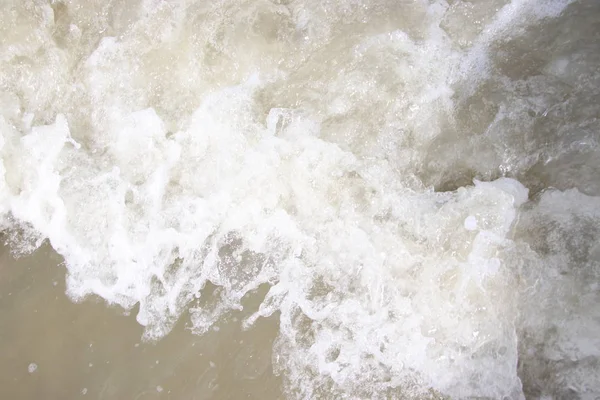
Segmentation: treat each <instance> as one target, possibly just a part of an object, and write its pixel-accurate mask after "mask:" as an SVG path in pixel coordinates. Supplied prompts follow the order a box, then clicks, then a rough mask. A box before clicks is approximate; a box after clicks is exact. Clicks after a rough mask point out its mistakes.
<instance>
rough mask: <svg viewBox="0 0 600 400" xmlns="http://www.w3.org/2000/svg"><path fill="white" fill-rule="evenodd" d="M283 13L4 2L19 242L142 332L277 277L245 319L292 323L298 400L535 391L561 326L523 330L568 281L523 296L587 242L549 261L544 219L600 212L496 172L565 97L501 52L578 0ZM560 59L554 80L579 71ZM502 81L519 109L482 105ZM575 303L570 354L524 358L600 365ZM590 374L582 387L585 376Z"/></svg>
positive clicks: (4, 182) (285, 349)
mask: <svg viewBox="0 0 600 400" xmlns="http://www.w3.org/2000/svg"><path fill="white" fill-rule="evenodd" d="M287 3H288V2H273V3H271V2H267V1H262V2H254V3H252V2H251V3H247V2H241V3H240V4H237V2H234V1H226V2H222V3H218V4H217V3H215V4H214V5H206V4H196V3H194V2H185V1H181V2H168V3H166V2H165V3H160V2H151V1H144V2H139V1H138V2H130V3H127V4H130V6H129V7H127V6H126V5H125V4H126V3H125V2H121V3H119V2H117V5H112V6H110V5H106V6H99V5H97V6H93V7H92V6H89V8H86V7H83V8H79V9H77V8H74V7H73V5H72V4H70V3H69V4H67V3H62V2H53V3H52V7H51V6H50V5H45V6H42V5H40V6H36V7H35V10H34V12H32V13H30V14H27V11H24V10H23V9H21V8H19V5H18V2H14V4H12V7H13V8H15V10H17V14H18V13H19V12H20V13H21V14H18V15H19V18H20V19H19V18H18V20H17V22H15V24H14V26H21V27H24V28H23V29H26V28H27V27H28V26H29V27H30V28H31V32H30V34H29V36H26V37H20V36H18V35H14V36H11V37H9V38H7V39H5V41H4V42H3V45H2V46H3V47H2V52H1V53H0V56H1V57H2V62H3V63H4V64H3V65H4V66H5V67H6V69H5V70H4V72H2V73H1V74H0V75H1V77H2V81H1V82H2V85H3V86H2V88H6V90H4V89H3V92H2V97H0V99H1V101H2V114H1V116H0V132H1V133H2V136H1V137H0V140H1V141H0V145H1V149H0V152H1V157H2V159H1V164H0V172H1V173H2V174H0V175H2V176H3V177H4V178H3V179H0V212H1V213H2V218H3V219H4V220H3V223H2V225H3V227H5V228H6V229H12V230H13V231H16V230H18V229H20V230H22V231H24V232H25V233H26V235H25V236H24V238H25V239H27V238H29V240H28V241H27V240H25V239H21V240H19V239H15V240H14V243H13V244H14V247H15V248H19V246H25V247H26V245H32V243H33V246H35V245H36V244H37V245H39V243H40V241H41V240H42V239H43V238H47V239H48V240H49V241H50V243H51V245H52V246H53V248H54V249H55V250H56V251H57V252H58V253H60V254H61V255H62V256H63V257H64V258H65V264H66V267H67V270H68V276H67V291H68V294H69V296H71V297H72V298H73V299H74V300H80V299H83V298H84V297H86V296H88V295H98V296H100V297H102V298H103V299H105V300H106V301H107V302H109V303H114V304H118V305H120V306H122V307H124V308H126V309H131V308H133V307H134V306H135V305H136V304H139V312H138V314H137V320H138V321H139V323H140V324H142V325H144V326H145V335H146V337H147V338H152V339H157V338H160V337H162V336H164V335H166V334H168V332H169V330H170V329H171V327H172V326H173V324H174V322H175V321H176V320H177V319H178V318H179V317H180V315H181V314H182V313H183V312H184V311H185V310H190V313H191V318H192V323H193V327H194V330H195V331H196V332H197V333H198V334H202V333H204V332H206V331H207V330H209V329H210V328H211V327H213V325H214V324H215V323H216V322H217V321H219V320H220V319H221V318H222V317H223V316H224V315H226V314H227V313H228V312H230V311H231V310H237V309H242V308H243V307H242V299H243V298H244V297H245V296H246V295H248V294H249V293H252V292H253V291H255V290H256V289H257V288H259V286H261V285H263V284H268V285H269V290H268V293H267V295H266V297H265V299H264V300H263V301H262V304H261V305H260V307H259V308H258V309H253V310H247V315H248V317H247V319H246V320H245V321H244V324H245V325H246V326H247V325H250V324H252V323H254V321H256V319H257V318H261V317H265V316H269V315H273V314H274V313H279V316H280V317H279V318H280V333H279V337H278V339H277V342H276V345H275V348H274V367H275V370H276V372H277V373H282V374H283V375H284V377H285V381H286V385H287V386H286V387H287V395H288V396H289V397H290V398H306V399H308V398H327V397H330V398H418V397H420V396H426V395H428V393H429V394H431V392H430V391H431V390H433V393H437V394H441V395H444V396H449V397H450V398H457V399H458V398H475V397H476V398H493V399H505V398H506V399H521V398H523V397H524V395H523V387H522V380H521V379H520V377H519V375H518V372H519V371H518V368H517V363H518V360H519V358H521V360H526V359H527V357H526V356H523V354H522V352H523V351H525V350H523V349H524V348H525V347H527V346H529V345H531V346H533V345H534V344H535V343H537V344H539V343H543V339H542V336H540V335H542V333H543V332H545V330H547V329H548V327H549V326H550V322H549V318H550V315H552V313H553V312H558V311H557V310H556V309H555V308H554V307H552V306H551V305H550V303H548V304H547V305H545V306H544V310H546V311H545V313H544V314H542V315H543V316H542V315H541V316H540V319H535V318H532V319H530V318H529V316H530V315H535V314H536V313H537V311H536V309H535V304H536V302H539V299H540V298H544V299H549V298H551V297H552V296H553V295H552V293H551V291H552V290H553V289H552V288H554V287H558V286H561V285H562V283H561V282H562V281H561V279H567V280H568V278H558V277H556V278H555V279H553V280H552V279H551V280H549V281H548V282H549V284H548V285H546V286H543V287H542V288H541V289H539V290H538V289H535V290H533V289H532V290H529V289H528V288H530V287H536V286H535V284H534V283H533V282H540V280H543V279H542V278H541V277H540V276H542V275H544V274H545V273H546V271H545V270H544V268H545V266H546V265H551V266H552V267H551V268H558V265H559V264H560V261H559V259H560V257H564V256H565V254H575V253H576V251H575V250H573V249H571V248H562V247H561V245H560V243H559V242H552V243H551V244H550V245H549V246H550V248H552V249H555V250H553V251H554V252H555V253H552V252H551V253H552V255H547V254H543V251H542V250H541V248H542V247H543V246H542V244H540V243H537V242H536V244H534V243H533V242H532V241H531V240H532V239H531V238H535V237H536V234H535V232H534V230H535V229H534V228H532V227H536V226H539V225H540V223H541V222H540V220H541V221H544V222H543V223H546V222H545V221H549V220H552V219H556V220H557V223H558V224H559V225H560V224H562V225H561V226H565V228H564V229H565V230H568V231H569V232H571V231H573V230H574V229H575V225H573V224H574V222H572V221H574V220H579V219H584V220H586V221H587V222H588V223H589V224H590V229H592V230H593V229H595V228H593V227H592V225H593V223H594V222H595V221H597V220H598V219H597V218H600V217H597V215H596V214H597V213H598V211H597V210H598V209H599V206H598V205H597V204H596V203H597V201H596V199H597V198H595V197H593V196H587V197H586V195H583V194H581V193H580V192H578V191H570V192H564V193H563V192H559V191H549V192H547V193H544V194H543V195H542V197H541V198H540V199H539V201H538V202H537V203H531V202H528V201H529V197H528V189H527V188H526V187H525V186H524V185H523V184H521V183H519V182H518V181H517V180H515V179H512V178H499V179H496V178H498V177H499V174H496V175H494V173H491V172H489V171H490V170H492V169H493V170H495V171H498V170H500V171H501V172H511V173H512V176H519V173H520V172H521V171H527V170H528V168H532V166H533V165H534V164H535V162H536V160H533V159H532V158H530V155H531V154H532V153H531V152H530V151H529V149H528V148H527V146H521V145H519V143H520V142H518V140H520V139H519V138H522V136H523V134H522V132H521V131H520V130H519V129H516V128H514V126H515V125H517V126H520V127H525V128H523V129H529V127H531V126H532V125H528V124H533V122H531V121H530V119H527V116H525V117H522V114H521V113H526V112H527V110H526V109H525V108H523V107H520V105H522V104H526V105H527V107H530V108H531V109H533V110H542V109H544V108H546V106H547V103H549V102H551V101H553V99H554V97H552V96H555V93H558V92H560V90H562V89H561V88H562V86H560V84H559V83H557V82H556V81H555V80H553V79H555V78H553V77H546V76H544V77H543V78H539V79H544V80H543V81H542V82H538V81H536V80H535V79H537V78H532V79H530V80H528V79H529V77H528V76H526V75H525V76H523V77H521V78H519V79H517V78H515V79H513V80H511V78H510V73H512V72H511V71H508V70H506V71H508V72H506V71H505V70H504V69H503V68H504V67H503V65H504V64H502V60H500V61H499V60H498V59H497V58H495V57H496V56H497V54H496V52H495V51H492V50H490V49H491V48H494V47H498V46H500V47H501V46H502V44H503V43H508V42H510V41H511V40H513V39H514V38H519V37H521V36H523V35H526V34H527V32H528V30H530V29H534V28H535V27H536V26H538V25H540V26H541V25H542V24H544V23H546V21H548V20H549V19H550V18H557V17H559V16H560V15H561V13H562V12H564V10H565V9H566V8H567V6H568V5H569V4H570V1H559V0H557V1H550V0H548V1H544V2H531V1H513V2H507V1H487V2H484V3H485V4H486V7H482V8H480V6H477V5H475V4H470V3H469V4H467V3H464V2H451V3H450V4H448V3H445V2H431V3H430V2H425V1H417V2H412V3H406V4H404V3H402V4H396V3H394V4H391V3H390V2H386V1H383V0H382V1H370V2H322V4H321V2H311V1H304V2H302V1H300V2H291V3H290V4H287ZM317 3H318V4H317ZM57 4H58V5H57ZM94 7H98V8H97V9H95V8H94ZM65 10H66V11H65ZM465 10H466V11H465ZM469 10H470V11H469ZM473 13H475V14H477V15H478V16H477V18H475V17H473ZM1 18H2V20H5V21H8V20H9V17H8V16H6V15H4V14H2V17H1ZM474 18H475V19H474ZM475 21H479V22H477V23H476V22H475ZM19 24H20V25H19ZM33 27H35V29H33ZM463 28H464V31H461V29H463ZM15 29H16V28H15ZM508 48H509V49H510V46H509V47H508ZM503 51H504V50H503ZM506 51H508V50H506ZM23 60H25V61H23ZM560 60H562V59H556V60H554V59H552V60H548V65H547V66H546V67H544V66H543V65H542V67H540V69H544V68H546V69H545V70H546V71H550V72H549V73H551V75H552V76H557V75H560V76H561V77H562V78H561V79H569V78H568V77H566V76H565V77H563V75H564V74H568V72H566V69H565V67H564V61H560ZM19 63H21V64H19ZM22 63H25V64H26V66H25V67H23V66H22ZM19 65H21V66H19ZM506 68H508V67H506ZM506 68H505V69H506ZM17 78H18V79H17ZM498 82H501V83H502V84H503V85H504V86H502V87H503V88H504V89H505V90H506V91H507V92H508V94H507V93H504V94H502V95H500V94H499V93H501V91H500V90H498V91H496V92H494V91H493V90H490V91H489V92H486V93H488V94H487V95H486V96H490V97H494V96H496V100H493V101H492V103H493V105H491V106H490V105H489V101H488V100H487V99H486V96H481V95H477V94H476V93H478V91H485V90H488V89H485V88H486V87H488V86H493V85H494V84H497V83H498ZM515 82H516V83H515ZM523 82H525V83H523ZM571 83H572V84H573V85H575V83H573V82H571ZM486 85H487V86H486ZM519 85H526V86H527V87H528V88H531V89H530V91H531V93H528V94H525V95H524V94H522V93H521V92H522V90H521V86H519ZM544 85H548V87H552V88H553V89H552V90H549V91H545V92H548V93H541V94H538V92H536V90H537V89H536V88H538V87H545V86H544ZM552 85H554V86H552ZM519 90H521V92H519ZM473 96H480V97H476V98H477V99H478V101H472V98H473ZM556 96H558V95H556ZM515 104H516V106H515ZM496 106H497V108H496V109H492V108H493V107H496ZM465 109H466V110H468V111H466V112H465V111H464V110H465ZM461 110H463V111H461ZM532 112H533V111H532ZM535 112H537V111H535ZM461 113H466V114H468V117H464V116H461V115H463V114H461ZM465 121H467V122H465ZM486 121H487V122H486ZM514 121H518V122H517V123H515V122H514ZM467 123H468V126H467V127H466V128H465V125H464V124H467ZM480 124H481V126H483V128H482V129H480V128H481V126H480ZM511 124H512V125H511ZM469 130H470V131H469ZM448 132H454V133H452V134H451V135H450V136H448V135H449V134H448ZM452 135H455V136H452ZM477 135H480V136H477ZM467 138H468V139H467ZM471 138H473V139H471ZM490 143H492V144H490ZM515 143H516V144H515ZM461 146H462V147H461ZM502 146H504V147H502ZM508 146H511V147H510V148H509V149H505V147H508ZM461 148H462V149H466V150H469V151H471V150H473V151H472V152H471V153H469V154H471V158H470V159H466V160H465V159H461V157H463V156H464V154H463V155H462V156H461V154H450V152H452V151H454V153H457V151H456V149H461ZM544 151H547V152H548V154H550V153H552V149H549V150H544ZM536 154H537V153H536ZM545 154H546V153H545ZM552 154H553V153H552ZM465 170H466V171H472V172H471V178H473V177H478V178H479V180H472V179H471V178H470V179H469V180H468V181H466V182H464V181H461V179H462V178H461V174H462V173H463V172H464V171H465ZM448 171H451V172H448ZM515 171H516V172H515ZM449 173H455V175H448V174H449ZM509 175H510V174H509ZM448 176H451V179H450V178H448ZM452 182H460V184H457V185H455V187H452V188H451V189H448V190H436V189H439V188H440V187H443V186H444V185H445V184H448V185H450V186H452V185H453V183H452ZM588 187H589V188H592V189H593V186H588ZM592 189H590V190H592ZM563 202H564V204H565V206H567V205H568V207H569V208H568V210H569V211H561V206H560V205H559V203H560V204H563ZM523 207H526V208H527V207H529V208H527V212H526V214H525V217H523V218H521V220H519V218H518V216H519V210H520V209H522V208H523ZM518 220H519V224H521V225H522V224H525V225H523V226H525V228H523V229H522V230H521V231H520V232H521V233H520V234H515V229H514V227H515V224H516V222H517V221H518ZM548 229H550V228H548ZM523 232H525V233H523ZM593 232H594V233H593V234H594V235H595V234H596V233H595V232H596V230H593ZM540 240H542V239H540ZM585 243H588V242H585ZM589 243H591V242H589ZM536 246H538V247H539V248H536ZM565 246H566V245H565ZM574 246H575V247H578V246H579V247H582V246H583V244H574ZM25 247H23V248H25ZM584 247H585V246H584ZM582 248H583V247H582ZM589 254H590V256H589V257H591V258H590V260H592V261H589V263H594V262H596V261H598V260H596V259H597V258H598V259H600V258H599V257H598V254H600V250H598V249H597V248H596V247H593V248H591V249H590V250H589ZM594 257H595V258H594ZM593 260H596V261H593ZM572 262H575V261H572ZM584 264H585V263H584ZM594 265H596V264H593V265H592V264H589V265H588V264H585V265H584V267H582V268H583V269H582V271H592V270H593V268H595V267H594ZM582 276H583V275H582ZM579 278H581V279H580V280H577V279H579ZM597 278H598V277H596V276H594V279H595V282H597V281H598V279H597ZM577 279H575V280H568V282H570V283H569V284H572V285H573V290H574V291H577V290H581V285H584V284H585V282H584V279H583V278H582V277H579V275H578V278H577ZM207 284H210V285H214V286H216V287H217V290H216V291H214V293H213V294H212V296H213V297H212V298H211V299H209V300H207V301H206V302H205V303H206V304H205V303H202V306H199V305H197V304H200V303H199V302H198V301H197V299H198V298H200V300H205V299H204V297H203V296H208V295H207V294H202V293H204V292H203V289H204V288H205V287H206V286H207ZM542 285H543V284H542ZM563 287H564V286H563ZM594 290H595V289H592V288H591V286H590V291H589V292H586V293H587V294H586V296H587V297H586V298H585V299H586V300H585V302H587V303H586V304H589V305H593V304H598V299H597V298H596V297H595V294H594V293H595V292H594ZM561 296H562V297H560V296H559V297H556V298H555V299H554V300H552V302H561V301H564V302H565V304H567V303H568V299H567V296H568V294H567V293H566V292H564V293H562V292H561ZM582 301H583V300H582ZM552 304H554V303H552ZM561 304H562V303H561ZM569 304H570V303H569ZM561 310H575V311H577V312H575V311H573V312H574V314H571V312H570V311H565V312H564V313H563V314H561V315H560V317H559V318H562V320H566V319H567V318H572V321H573V323H572V325H569V326H566V325H561V326H559V327H558V328H557V330H555V331H554V332H555V335H556V337H557V339H556V341H557V342H556V343H557V344H556V346H555V347H552V349H551V350H548V351H549V352H550V353H551V352H552V351H555V352H556V351H558V352H559V353H552V354H550V353H544V355H543V356H539V357H538V356H536V357H537V358H536V357H533V356H532V357H533V358H531V359H532V360H538V361H539V360H541V359H544V357H547V358H550V359H552V360H557V359H558V360H563V359H564V358H565V357H567V356H568V357H571V358H573V357H575V358H578V359H583V358H586V357H588V360H589V357H592V358H593V357H595V358H594V359H595V360H597V359H598V357H600V345H599V344H598V343H597V340H596V339H595V337H597V336H594V335H595V334H596V333H598V332H599V331H600V327H597V326H595V325H588V324H587V322H586V321H588V320H589V319H590V318H593V317H594V315H591V314H589V315H588V313H586V311H585V310H584V306H583V305H582V306H579V305H577V306H575V305H573V306H572V308H568V307H567V308H565V307H563V308H561ZM592 314H593V313H592ZM519 335H521V336H519ZM523 335H529V336H526V339H525V340H524V341H521V340H520V337H525V336H523ZM530 336H531V337H532V339H531V340H530V339H529V338H530ZM573 337H577V338H578V339H576V340H575V339H572V338H573ZM520 352H521V353H520ZM553 354H554V355H553ZM524 362H525V361H524ZM532 362H533V361H532ZM536 362H537V361H536ZM526 365H529V364H526ZM556 368H558V367H556ZM577 368H579V369H577V371H576V372H573V373H572V376H573V377H572V378H569V377H566V378H565V380H566V381H568V382H571V381H576V380H577V379H579V378H580V377H584V378H582V379H584V380H585V379H588V380H589V379H591V378H589V377H591V376H592V373H593V372H594V371H595V370H593V368H595V367H589V366H588V367H586V366H585V365H578V366H577ZM527 373H529V372H527ZM527 376H528V377H529V375H527ZM598 376H600V375H598ZM527 379H529V378H527ZM531 379H532V380H535V379H538V378H535V377H532V378H531ZM540 379H541V378H540ZM569 379H571V380H569ZM590 382H592V381H590ZM596 383H597V382H596ZM586 385H588V386H586V387H588V388H587V389H586V388H584V387H583V386H585V385H584V384H581V385H580V386H581V388H580V389H578V390H580V392H581V393H584V390H588V392H589V393H596V392H594V389H589V387H592V385H593V382H592V383H589V384H588V383H586ZM582 398H583V397H582Z"/></svg>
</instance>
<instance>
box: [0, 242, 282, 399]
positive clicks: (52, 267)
mask: <svg viewBox="0 0 600 400" xmlns="http://www.w3.org/2000/svg"><path fill="white" fill-rule="evenodd" d="M60 262H61V259H60V257H59V256H58V255H56V253H54V252H53V251H52V250H51V249H49V248H48V247H47V246H44V247H43V248H41V249H40V250H38V251H37V252H36V253H34V254H33V255H31V256H26V257H22V258H19V259H18V260H15V259H14V258H13V257H12V256H11V255H10V252H9V251H8V249H7V248H6V247H3V248H2V250H1V256H0V321H1V322H0V354H2V357H0V393H1V394H2V399H23V400H25V399H35V400H40V399H49V400H50V399H57V400H58V399H85V398H92V399H103V400H108V399H140V400H142V399H197V400H207V399H265V400H266V399H281V398H283V397H282V395H281V391H280V379H279V378H277V377H275V376H274V375H273V373H272V368H271V348H272V342H273V340H274V338H275V335H276V332H277V323H276V320H275V319H274V318H269V319H262V320H261V321H260V322H258V323H257V324H256V325H255V326H254V327H252V329H249V330H247V331H243V330H242V329H241V327H240V323H239V320H236V319H235V318H236V317H235V316H232V317H231V318H230V319H228V320H226V321H221V323H219V324H218V325H217V326H216V328H218V331H217V330H213V331H211V332H209V333H207V334H205V335H203V336H198V335H193V334H191V333H190V331H189V330H188V329H186V324H188V323H187V321H186V318H185V317H183V318H182V319H181V321H180V322H179V323H178V324H177V325H176V327H175V328H174V329H173V331H172V332H171V333H170V334H169V335H168V337H166V338H165V339H163V340H161V341H158V342H144V341H142V340H141V336H142V327H141V326H140V325H139V324H138V323H137V322H136V321H135V318H134V316H133V315H135V314H130V313H126V314H127V315H124V313H123V311H122V310H119V309H117V308H114V307H107V306H106V304H104V303H103V302H100V301H99V300H97V301H94V300H91V299H90V300H86V301H84V302H82V303H79V304H74V303H72V302H71V301H70V300H69V299H68V298H67V297H66V296H65V285H64V278H65V277H64V273H65V271H64V267H60V266H58V264H59V263H60ZM30 364H34V365H35V367H34V368H35V371H33V372H30Z"/></svg>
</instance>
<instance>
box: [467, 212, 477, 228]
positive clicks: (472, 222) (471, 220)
mask: <svg viewBox="0 0 600 400" xmlns="http://www.w3.org/2000/svg"><path fill="white" fill-rule="evenodd" d="M464 226H465V229H466V230H468V231H474V230H475V229H477V218H475V217H474V216H473V215H469V216H468V217H467V218H465V223H464Z"/></svg>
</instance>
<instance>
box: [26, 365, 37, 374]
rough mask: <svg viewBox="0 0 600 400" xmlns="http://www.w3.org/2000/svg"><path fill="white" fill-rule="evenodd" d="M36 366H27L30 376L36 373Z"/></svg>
mask: <svg viewBox="0 0 600 400" xmlns="http://www.w3.org/2000/svg"><path fill="white" fill-rule="evenodd" d="M37 369H38V366H37V364H36V363H31V364H29V366H28V367H27V371H29V373H30V374H32V373H34V372H35V371H37Z"/></svg>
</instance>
